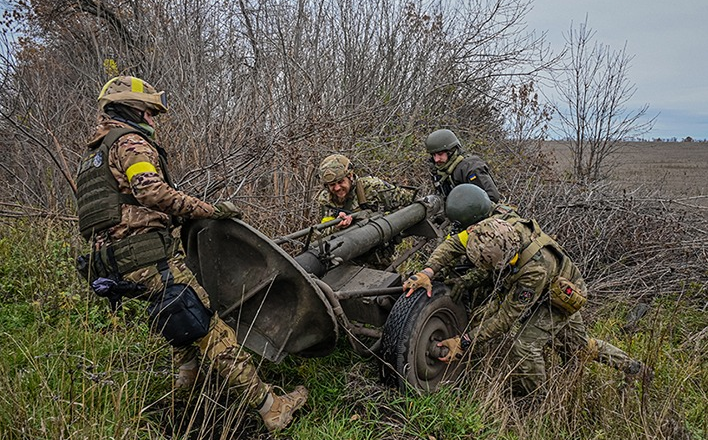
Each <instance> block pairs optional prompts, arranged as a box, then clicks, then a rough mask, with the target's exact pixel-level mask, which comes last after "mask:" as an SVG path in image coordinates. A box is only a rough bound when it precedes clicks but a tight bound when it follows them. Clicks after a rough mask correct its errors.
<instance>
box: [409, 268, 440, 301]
mask: <svg viewBox="0 0 708 440" xmlns="http://www.w3.org/2000/svg"><path fill="white" fill-rule="evenodd" d="M428 270H430V269H428ZM421 287H422V288H425V290H426V293H427V294H428V298H430V297H431V296H433V285H432V284H431V283H430V275H428V274H427V273H426V272H425V270H423V271H421V272H418V273H417V274H415V275H411V276H410V278H408V279H407V280H406V281H404V282H403V290H406V289H408V292H406V298H408V297H409V296H411V295H412V294H413V292H415V291H416V290H418V289H420V288H421Z"/></svg>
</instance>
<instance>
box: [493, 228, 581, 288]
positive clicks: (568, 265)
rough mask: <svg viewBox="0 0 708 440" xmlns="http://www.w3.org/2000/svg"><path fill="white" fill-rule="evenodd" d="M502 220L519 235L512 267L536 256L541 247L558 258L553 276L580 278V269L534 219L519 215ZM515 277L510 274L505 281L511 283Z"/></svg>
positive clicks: (519, 266) (569, 278)
mask: <svg viewBox="0 0 708 440" xmlns="http://www.w3.org/2000/svg"><path fill="white" fill-rule="evenodd" d="M504 220H505V221H507V222H508V223H510V224H511V225H512V226H513V227H514V229H515V230H517V231H518V232H519V235H520V236H521V251H519V256H518V258H517V260H516V261H515V262H514V267H517V268H521V267H523V266H524V265H525V264H526V263H528V262H529V261H531V260H532V259H534V258H537V257H536V255H537V254H538V252H539V251H540V250H541V249H542V248H546V249H548V250H550V251H551V252H552V253H553V255H554V256H555V257H556V258H557V259H558V273H557V274H554V275H555V276H561V277H563V278H566V279H568V280H571V281H575V280H577V279H578V278H580V271H579V270H578V268H577V266H575V264H574V263H573V262H572V261H571V259H570V258H568V256H567V254H566V252H565V250H564V249H563V247H561V245H560V244H558V243H557V242H556V241H555V240H554V239H553V238H551V237H550V236H549V235H548V234H546V233H545V232H543V231H542V230H541V227H540V226H539V225H538V222H536V220H526V219H523V218H521V217H508V218H505V219H504ZM515 278H516V277H515V276H514V275H512V276H510V277H509V278H508V279H507V282H508V283H509V284H511V283H513V282H514V281H516V280H515Z"/></svg>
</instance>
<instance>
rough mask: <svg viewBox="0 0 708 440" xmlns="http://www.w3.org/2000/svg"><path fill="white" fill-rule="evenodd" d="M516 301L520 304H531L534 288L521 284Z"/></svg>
mask: <svg viewBox="0 0 708 440" xmlns="http://www.w3.org/2000/svg"><path fill="white" fill-rule="evenodd" d="M515 296H516V298H515V299H516V302H518V303H520V304H529V303H530V302H531V300H532V299H533V290H531V289H529V288H528V287H524V286H521V287H519V288H518V289H517V290H516V295H515Z"/></svg>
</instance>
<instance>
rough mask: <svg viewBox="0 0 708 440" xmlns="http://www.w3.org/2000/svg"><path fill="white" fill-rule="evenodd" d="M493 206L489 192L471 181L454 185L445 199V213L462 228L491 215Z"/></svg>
mask: <svg viewBox="0 0 708 440" xmlns="http://www.w3.org/2000/svg"><path fill="white" fill-rule="evenodd" d="M493 208H494V206H493V205H492V201H491V200H489V196H488V195H487V193H486V192H485V191H484V190H483V189H482V188H480V187H478V186H477V185H473V184H471V183H463V184H462V185H457V186H456V187H454V188H453V189H452V191H450V194H448V196H447V200H446V201H445V215H447V218H449V219H450V220H451V221H453V222H457V223H459V225H460V228H462V229H466V228H467V227H468V226H469V225H472V224H475V223H477V222H478V221H480V220H483V219H485V218H487V217H489V215H490V214H491V213H492V209H493Z"/></svg>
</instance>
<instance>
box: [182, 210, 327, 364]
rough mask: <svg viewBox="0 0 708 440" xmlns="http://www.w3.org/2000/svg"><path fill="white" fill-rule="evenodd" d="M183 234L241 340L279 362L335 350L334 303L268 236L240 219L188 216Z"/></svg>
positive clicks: (192, 262)
mask: <svg viewBox="0 0 708 440" xmlns="http://www.w3.org/2000/svg"><path fill="white" fill-rule="evenodd" d="M181 235H182V244H183V247H184V250H185V253H186V262H187V266H188V267H189V268H190V269H191V270H192V271H193V272H194V273H195V275H196V276H197V279H198V280H199V283H200V284H201V285H202V286H203V287H204V288H205V289H206V291H207V292H208V293H209V298H210V300H211V306H212V309H213V310H214V311H216V312H218V313H219V316H221V318H222V319H223V320H224V321H225V322H226V323H227V324H229V325H230V326H231V327H233V328H234V329H235V330H236V333H237V337H238V341H239V343H240V344H242V345H244V346H245V347H247V348H249V349H251V350H253V351H254V352H256V353H259V354H261V355H262V356H264V357H265V358H267V359H269V360H271V361H273V362H279V361H281V360H282V359H283V358H285V356H287V355H288V354H297V355H300V356H307V357H316V356H325V355H327V354H329V353H331V352H332V351H333V350H334V348H335V345H336V342H337V338H338V327H337V321H336V318H335V316H334V312H333V310H332V307H331V305H330V304H329V302H327V299H326V297H325V295H324V294H323V293H322V291H321V290H320V288H319V287H318V286H317V285H316V284H315V282H314V281H313V278H311V276H310V275H309V274H307V273H306V272H305V271H304V270H303V269H302V268H301V267H300V266H299V265H298V264H297V263H296V262H295V261H294V260H293V259H292V258H291V257H290V256H289V255H288V254H287V253H286V252H285V251H284V250H283V249H281V248H280V247H279V246H277V245H276V244H275V243H273V241H271V240H270V239H269V238H268V237H266V236H265V235H263V234H262V233H260V232H259V231H258V230H256V229H255V228H253V227H251V226H250V225H248V224H246V223H244V222H242V221H239V220H236V219H229V220H197V221H189V222H187V223H186V224H185V225H183V226H182V231H181Z"/></svg>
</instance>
